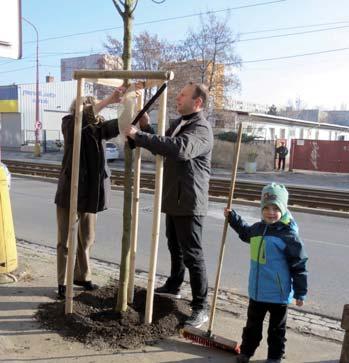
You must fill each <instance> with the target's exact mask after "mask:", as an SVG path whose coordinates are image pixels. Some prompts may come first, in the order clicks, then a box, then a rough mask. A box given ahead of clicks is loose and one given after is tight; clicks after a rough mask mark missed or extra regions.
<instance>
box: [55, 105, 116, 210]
mask: <svg viewBox="0 0 349 363" xmlns="http://www.w3.org/2000/svg"><path fill="white" fill-rule="evenodd" d="M89 119H90V117H88V116H87V115H86V112H85V111H84V116H83V121H82V133H81V150H80V171H79V189H78V212H85V213H97V212H99V211H102V210H104V209H106V208H107V207H108V202H109V198H110V179H109V177H110V169H109V167H108V165H107V162H106V160H105V141H104V140H108V139H111V138H113V137H116V136H117V135H118V134H119V128H118V121H117V120H110V121H105V122H100V123H99V124H97V125H95V124H91V123H89V122H88V121H87V120H89ZM62 133H63V137H64V155H63V161H62V169H61V173H60V176H59V180H58V187H57V193H56V197H55V203H56V204H57V206H58V207H61V208H69V205H70V184H71V174H72V158H73V141H74V115H67V116H65V117H63V119H62Z"/></svg>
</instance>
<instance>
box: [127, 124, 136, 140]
mask: <svg viewBox="0 0 349 363" xmlns="http://www.w3.org/2000/svg"><path fill="white" fill-rule="evenodd" d="M137 131H138V129H137V127H135V126H133V125H129V126H127V127H126V128H125V130H124V133H125V136H127V137H130V138H131V139H133V140H134V139H135V135H136V133H137Z"/></svg>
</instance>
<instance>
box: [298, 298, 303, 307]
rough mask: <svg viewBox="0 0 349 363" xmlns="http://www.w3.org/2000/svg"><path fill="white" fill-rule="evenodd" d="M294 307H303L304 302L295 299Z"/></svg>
mask: <svg viewBox="0 0 349 363" xmlns="http://www.w3.org/2000/svg"><path fill="white" fill-rule="evenodd" d="M296 305H297V306H303V305H304V301H303V300H298V299H296Z"/></svg>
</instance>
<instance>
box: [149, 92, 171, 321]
mask: <svg viewBox="0 0 349 363" xmlns="http://www.w3.org/2000/svg"><path fill="white" fill-rule="evenodd" d="M166 103H167V89H165V90H164V92H163V94H162V95H161V97H160V109H159V119H158V134H159V135H161V136H163V135H164V134H165V121H166ZM162 178H163V157H162V156H160V155H156V175H155V195H154V208H153V227H152V244H151V252H150V261H149V273H148V286H147V301H146V306H145V319H144V320H145V323H146V324H151V322H152V320H153V301H154V284H155V274H156V263H157V257H158V245H159V233H160V216H161V215H160V214H161V198H162Z"/></svg>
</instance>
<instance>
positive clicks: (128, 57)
mask: <svg viewBox="0 0 349 363" xmlns="http://www.w3.org/2000/svg"><path fill="white" fill-rule="evenodd" d="M112 1H113V4H114V6H115V8H116V10H117V12H118V13H119V15H120V16H121V18H122V21H123V24H124V37H123V47H122V60H123V68H124V70H131V64H132V26H133V15H134V11H135V10H136V7H137V4H138V0H112ZM164 1H165V0H152V2H155V3H159V4H160V3H163V2H164ZM114 45H115V46H116V47H117V49H116V50H115V51H117V50H118V51H120V50H121V43H120V42H117V41H116V42H115V44H114ZM125 81H126V82H127V80H125ZM124 151H125V163H124V165H125V171H124V206H123V207H124V209H123V234H122V251H121V262H120V276H119V288H118V296H117V303H116V307H115V310H116V311H117V312H124V311H126V310H127V289H128V281H129V273H130V240H131V221H132V215H131V207H132V150H131V149H130V147H129V145H128V143H127V142H126V143H125V147H124Z"/></svg>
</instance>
